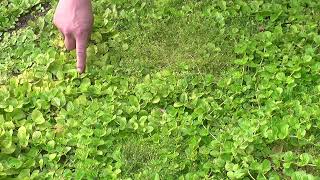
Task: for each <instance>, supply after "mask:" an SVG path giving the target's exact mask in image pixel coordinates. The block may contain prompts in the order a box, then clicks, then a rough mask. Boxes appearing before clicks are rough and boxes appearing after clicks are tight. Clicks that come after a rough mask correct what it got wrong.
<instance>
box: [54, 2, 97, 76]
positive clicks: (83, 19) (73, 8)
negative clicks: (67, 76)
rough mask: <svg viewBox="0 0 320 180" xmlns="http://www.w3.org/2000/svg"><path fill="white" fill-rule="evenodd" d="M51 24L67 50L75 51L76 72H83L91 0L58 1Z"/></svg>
mask: <svg viewBox="0 0 320 180" xmlns="http://www.w3.org/2000/svg"><path fill="white" fill-rule="evenodd" d="M53 23H54V24H55V26H56V27H57V28H58V29H59V31H60V32H61V33H62V34H63V36H64V43H65V46H66V48H67V50H73V49H76V52H77V70H78V72H79V73H83V72H85V69H86V58H87V53H86V51H87V45H88V41H89V39H90V36H91V32H92V26H93V13H92V5H91V0H60V1H59V3H58V6H57V9H56V11H55V14H54V18H53Z"/></svg>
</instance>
